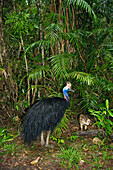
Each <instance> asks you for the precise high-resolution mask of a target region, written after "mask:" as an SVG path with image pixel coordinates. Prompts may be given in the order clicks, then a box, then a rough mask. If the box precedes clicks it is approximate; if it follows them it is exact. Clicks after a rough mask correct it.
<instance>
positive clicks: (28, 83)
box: [21, 35, 30, 104]
mask: <svg viewBox="0 0 113 170" xmlns="http://www.w3.org/2000/svg"><path fill="white" fill-rule="evenodd" d="M21 44H22V47H23V51H24V52H25V47H24V42H23V38H22V35H21ZM24 58H25V64H26V72H27V85H28V93H27V97H28V103H29V104H30V82H29V78H28V64H27V57H26V54H25V56H24Z"/></svg>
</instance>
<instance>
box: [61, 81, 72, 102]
mask: <svg viewBox="0 0 113 170" xmlns="http://www.w3.org/2000/svg"><path fill="white" fill-rule="evenodd" d="M68 91H72V92H74V90H72V89H71V83H70V82H67V83H66V86H65V87H64V88H63V94H64V99H66V100H67V101H69V96H68Z"/></svg>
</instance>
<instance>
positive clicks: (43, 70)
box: [29, 65, 51, 80]
mask: <svg viewBox="0 0 113 170" xmlns="http://www.w3.org/2000/svg"><path fill="white" fill-rule="evenodd" d="M50 73H51V70H50V68H49V66H48V65H46V66H42V65H41V66H37V69H36V70H33V72H31V73H30V74H29V79H30V80H31V79H32V80H34V79H36V78H38V80H41V78H43V77H46V74H47V75H50Z"/></svg>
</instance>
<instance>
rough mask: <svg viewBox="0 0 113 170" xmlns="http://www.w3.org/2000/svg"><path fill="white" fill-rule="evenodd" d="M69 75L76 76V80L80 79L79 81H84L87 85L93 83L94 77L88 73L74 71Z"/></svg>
mask: <svg viewBox="0 0 113 170" xmlns="http://www.w3.org/2000/svg"><path fill="white" fill-rule="evenodd" d="M69 75H70V77H72V78H76V79H77V80H80V81H81V82H84V83H86V84H88V85H93V84H94V83H95V77H93V76H92V75H91V74H88V73H84V72H77V71H74V72H71V73H70V74H69Z"/></svg>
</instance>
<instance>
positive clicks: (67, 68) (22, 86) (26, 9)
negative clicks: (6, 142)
mask: <svg viewBox="0 0 113 170" xmlns="http://www.w3.org/2000/svg"><path fill="white" fill-rule="evenodd" d="M0 8H1V9H0V11H1V12H0V14H2V15H1V16H0V33H1V40H0V41H1V43H0V44H1V48H0V61H1V64H0V70H1V71H0V74H1V82H2V83H1V85H0V89H1V92H2V99H1V105H2V107H4V105H6V104H7V105H9V107H10V109H12V110H14V109H16V110H18V111H20V113H19V114H21V113H22V111H23V110H24V108H25V107H28V105H29V104H33V103H34V101H36V100H37V99H39V98H43V97H46V96H62V88H63V86H64V85H65V83H66V81H67V80H70V81H71V83H72V86H73V89H74V90H75V95H74V96H73V102H72V105H73V108H74V105H77V104H79V106H80V107H81V109H83V110H84V111H87V110H88V109H89V108H92V109H96V110H98V108H99V107H100V105H102V103H105V100H106V99H108V100H109V102H110V106H112V104H113V97H112V96H113V79H112V75H113V1H112V0H106V1H104V0H96V1H90V0H85V1H84V0H59V1H56V0H51V1H50V0H48V1H47V0H22V1H20V0H17V1H14V0H12V1H11V0H10V1H7V2H6V1H3V0H1V7H0ZM75 99H76V100H75ZM15 114H16V112H14V113H13V112H12V115H10V116H11V117H14V116H15Z"/></svg>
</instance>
